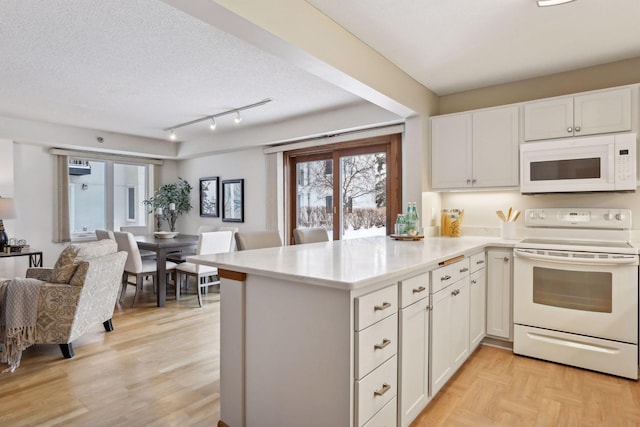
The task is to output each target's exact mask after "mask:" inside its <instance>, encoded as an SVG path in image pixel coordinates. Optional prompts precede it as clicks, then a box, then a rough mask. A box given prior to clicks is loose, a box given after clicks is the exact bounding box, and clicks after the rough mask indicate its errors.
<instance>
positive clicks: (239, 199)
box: [222, 179, 244, 222]
mask: <svg viewBox="0 0 640 427" xmlns="http://www.w3.org/2000/svg"><path fill="white" fill-rule="evenodd" d="M222 220H223V221H226V222H244V179H227V180H224V181H222Z"/></svg>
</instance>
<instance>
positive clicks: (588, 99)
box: [573, 88, 631, 136]
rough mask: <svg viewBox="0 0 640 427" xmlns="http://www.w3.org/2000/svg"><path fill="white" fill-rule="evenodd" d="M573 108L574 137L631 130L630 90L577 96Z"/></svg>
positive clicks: (624, 89)
mask: <svg viewBox="0 0 640 427" xmlns="http://www.w3.org/2000/svg"><path fill="white" fill-rule="evenodd" d="M573 108H574V125H575V126H574V134H575V135H576V136H578V135H593V134H598V133H608V132H624V131H628V130H631V88H623V89H616V90H607V91H603V92H596V93H590V94H585V95H578V96H576V97H575V98H574V107H573Z"/></svg>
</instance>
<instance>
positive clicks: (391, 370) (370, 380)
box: [355, 356, 398, 426]
mask: <svg viewBox="0 0 640 427" xmlns="http://www.w3.org/2000/svg"><path fill="white" fill-rule="evenodd" d="M397 384H398V363H397V359H396V356H393V357H392V358H391V359H389V360H387V361H386V362H384V363H383V364H382V365H381V366H379V367H378V368H377V369H376V370H375V371H373V372H371V373H370V374H369V375H367V376H366V377H364V378H363V379H361V380H360V381H356V393H355V396H356V407H357V408H358V413H357V414H358V420H357V425H359V426H361V425H363V424H364V423H365V422H367V421H368V420H369V419H370V418H371V417H372V416H373V415H374V414H375V413H376V412H378V411H379V410H380V409H382V408H383V407H384V406H385V405H386V404H387V403H389V401H391V399H393V398H394V397H395V396H396V394H397V389H396V388H397Z"/></svg>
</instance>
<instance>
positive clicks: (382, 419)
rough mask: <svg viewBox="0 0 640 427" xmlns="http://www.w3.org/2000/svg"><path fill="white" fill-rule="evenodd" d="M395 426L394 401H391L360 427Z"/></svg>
mask: <svg viewBox="0 0 640 427" xmlns="http://www.w3.org/2000/svg"><path fill="white" fill-rule="evenodd" d="M395 426H396V399H395V397H394V398H393V399H391V401H390V402H389V403H387V404H386V405H384V408H382V409H380V411H379V412H378V413H377V414H375V415H374V416H373V418H371V419H370V420H369V421H367V423H366V424H365V425H364V426H362V427H395Z"/></svg>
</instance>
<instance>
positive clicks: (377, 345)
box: [373, 338, 391, 350]
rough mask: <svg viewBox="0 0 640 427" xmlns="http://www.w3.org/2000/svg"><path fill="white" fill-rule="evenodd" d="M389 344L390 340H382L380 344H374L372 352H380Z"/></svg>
mask: <svg viewBox="0 0 640 427" xmlns="http://www.w3.org/2000/svg"><path fill="white" fill-rule="evenodd" d="M389 344H391V340H390V339H387V338H385V339H383V340H382V343H381V344H376V345H374V346H373V348H374V350H382V349H383V348H385V347H386V346H388V345H389Z"/></svg>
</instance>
